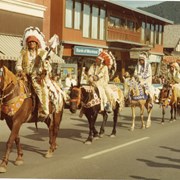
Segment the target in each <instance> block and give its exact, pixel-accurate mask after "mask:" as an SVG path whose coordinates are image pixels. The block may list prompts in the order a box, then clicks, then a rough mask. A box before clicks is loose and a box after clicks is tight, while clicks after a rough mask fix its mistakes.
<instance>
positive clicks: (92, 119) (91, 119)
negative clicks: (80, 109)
mask: <svg viewBox="0 0 180 180" xmlns="http://www.w3.org/2000/svg"><path fill="white" fill-rule="evenodd" d="M85 116H86V118H87V119H88V123H89V136H88V138H87V140H86V141H85V144H91V143H92V141H93V135H94V128H95V127H94V126H95V122H96V118H97V116H98V112H97V113H94V114H91V113H85Z"/></svg>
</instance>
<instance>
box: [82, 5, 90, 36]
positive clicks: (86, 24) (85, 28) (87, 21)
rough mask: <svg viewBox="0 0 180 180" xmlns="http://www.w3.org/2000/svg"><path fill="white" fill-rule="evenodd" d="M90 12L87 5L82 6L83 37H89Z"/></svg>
mask: <svg viewBox="0 0 180 180" xmlns="http://www.w3.org/2000/svg"><path fill="white" fill-rule="evenodd" d="M90 12H91V8H90V5H89V4H84V9H83V37H89V36H90Z"/></svg>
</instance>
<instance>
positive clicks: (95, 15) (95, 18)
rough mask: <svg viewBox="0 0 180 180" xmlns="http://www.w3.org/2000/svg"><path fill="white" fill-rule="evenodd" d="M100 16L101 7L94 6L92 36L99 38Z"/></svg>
mask: <svg viewBox="0 0 180 180" xmlns="http://www.w3.org/2000/svg"><path fill="white" fill-rule="evenodd" d="M98 16H99V8H97V7H92V18H91V24H92V26H91V38H93V39H97V38H98Z"/></svg>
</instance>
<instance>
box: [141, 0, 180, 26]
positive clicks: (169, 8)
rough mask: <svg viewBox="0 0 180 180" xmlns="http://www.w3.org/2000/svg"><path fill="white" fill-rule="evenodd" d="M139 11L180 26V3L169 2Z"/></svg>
mask: <svg viewBox="0 0 180 180" xmlns="http://www.w3.org/2000/svg"><path fill="white" fill-rule="evenodd" d="M138 9H141V10H143V11H146V12H149V13H152V14H155V15H157V16H160V17H162V18H165V19H168V20H170V21H174V24H180V1H167V2H162V3H160V4H157V5H153V6H149V7H144V8H140V7H139V8H138Z"/></svg>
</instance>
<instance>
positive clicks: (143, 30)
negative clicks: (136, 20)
mask: <svg viewBox="0 0 180 180" xmlns="http://www.w3.org/2000/svg"><path fill="white" fill-rule="evenodd" d="M144 37H145V22H142V27H141V41H142V42H144Z"/></svg>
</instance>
